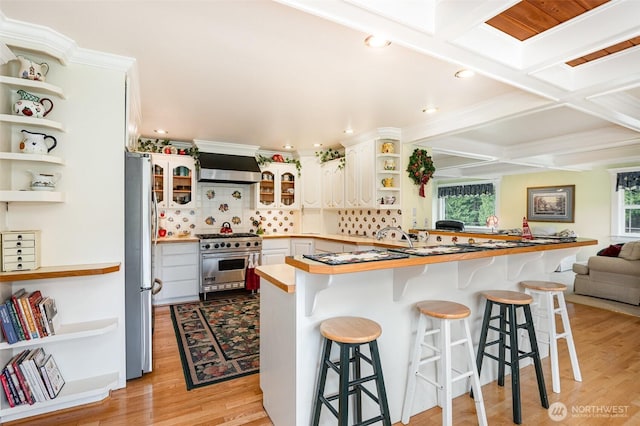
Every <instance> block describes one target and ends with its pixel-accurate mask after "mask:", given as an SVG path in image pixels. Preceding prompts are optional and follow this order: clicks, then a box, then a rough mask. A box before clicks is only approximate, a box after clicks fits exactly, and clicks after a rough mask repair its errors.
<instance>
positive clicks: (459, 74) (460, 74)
mask: <svg viewBox="0 0 640 426" xmlns="http://www.w3.org/2000/svg"><path fill="white" fill-rule="evenodd" d="M474 75H476V73H475V72H474V71H473V70H466V69H465V70H460V71H458V72H456V73H455V76H456V77H457V78H469V77H473V76H474Z"/></svg>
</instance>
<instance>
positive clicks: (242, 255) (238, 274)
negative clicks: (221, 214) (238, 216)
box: [196, 233, 262, 300]
mask: <svg viewBox="0 0 640 426" xmlns="http://www.w3.org/2000/svg"><path fill="white" fill-rule="evenodd" d="M196 237H198V238H199V239H200V293H202V294H203V295H204V299H205V300H206V298H207V293H209V292H213V291H223V290H232V289H238V288H244V281H245V276H246V273H247V266H248V264H249V257H250V256H255V254H256V253H258V254H261V253H262V238H260V237H259V236H258V235H256V234H243V233H235V234H197V235H196Z"/></svg>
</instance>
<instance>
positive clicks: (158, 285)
mask: <svg viewBox="0 0 640 426" xmlns="http://www.w3.org/2000/svg"><path fill="white" fill-rule="evenodd" d="M160 290H162V280H161V279H160V278H154V279H153V286H152V287H151V294H158V293H160Z"/></svg>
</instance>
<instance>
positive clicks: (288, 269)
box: [256, 263, 296, 293]
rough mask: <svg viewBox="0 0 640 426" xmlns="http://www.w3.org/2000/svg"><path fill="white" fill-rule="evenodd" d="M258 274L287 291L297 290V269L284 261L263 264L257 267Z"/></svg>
mask: <svg viewBox="0 0 640 426" xmlns="http://www.w3.org/2000/svg"><path fill="white" fill-rule="evenodd" d="M256 274H258V275H259V276H260V277H261V278H264V279H266V280H267V281H269V282H270V283H271V284H273V285H275V286H276V287H278V288H279V289H280V290H284V291H285V292H287V293H294V292H295V291H296V270H295V268H294V267H293V266H290V265H285V264H284V263H281V264H279V265H261V266H258V267H257V268H256Z"/></svg>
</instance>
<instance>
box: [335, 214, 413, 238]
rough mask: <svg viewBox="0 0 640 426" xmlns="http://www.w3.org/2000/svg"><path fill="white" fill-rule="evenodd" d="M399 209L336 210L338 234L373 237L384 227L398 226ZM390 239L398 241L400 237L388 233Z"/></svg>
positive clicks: (400, 216) (400, 219) (399, 221)
mask: <svg viewBox="0 0 640 426" xmlns="http://www.w3.org/2000/svg"><path fill="white" fill-rule="evenodd" d="M401 224H402V210H400V209H358V208H356V209H345V210H338V233H339V234H343V235H350V236H358V237H374V236H375V234H376V232H377V231H378V230H380V229H382V228H384V227H385V226H400V225H401ZM388 237H389V238H391V239H400V238H402V235H400V234H398V235H396V233H394V232H389V233H388Z"/></svg>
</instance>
